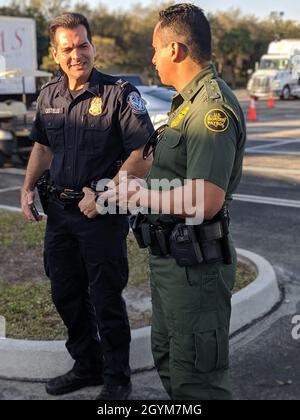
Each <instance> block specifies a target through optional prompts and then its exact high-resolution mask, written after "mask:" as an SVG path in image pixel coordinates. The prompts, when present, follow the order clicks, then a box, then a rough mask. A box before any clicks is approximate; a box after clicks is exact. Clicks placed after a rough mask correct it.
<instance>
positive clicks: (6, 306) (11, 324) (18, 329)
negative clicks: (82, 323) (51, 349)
mask: <svg viewBox="0 0 300 420" xmlns="http://www.w3.org/2000/svg"><path fill="white" fill-rule="evenodd" d="M0 308H1V310H0V312H1V315H2V316H4V317H5V319H6V334H7V336H8V337H13V338H20V339H24V338H26V339H28V340H58V339H64V338H65V336H66V331H65V327H64V325H63V323H62V321H61V319H60V317H59V315H58V314H57V312H56V310H55V307H54V305H53V303H52V302H51V292H50V285H49V283H40V284H33V283H31V282H23V283H12V282H6V281H0Z"/></svg>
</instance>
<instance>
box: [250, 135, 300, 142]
mask: <svg viewBox="0 0 300 420" xmlns="http://www.w3.org/2000/svg"><path fill="white" fill-rule="evenodd" d="M285 140H286V139H284V138H281V137H278V138H272V139H270V138H260V137H257V136H254V135H252V134H247V141H248V142H249V141H255V142H257V143H262V142H265V143H272V142H273V143H275V142H280V141H285ZM296 140H299V141H300V139H298V138H297V139H295V141H296Z"/></svg>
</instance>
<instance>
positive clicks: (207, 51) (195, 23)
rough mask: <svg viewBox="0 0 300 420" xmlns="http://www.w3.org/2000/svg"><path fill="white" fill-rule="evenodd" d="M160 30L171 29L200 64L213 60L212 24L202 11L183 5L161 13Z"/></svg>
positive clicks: (192, 6)
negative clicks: (182, 40)
mask: <svg viewBox="0 0 300 420" xmlns="http://www.w3.org/2000/svg"><path fill="white" fill-rule="evenodd" d="M159 22H160V28H161V29H164V28H167V29H170V30H171V31H172V32H174V33H175V34H176V35H179V36H180V37H182V38H183V39H184V44H185V45H186V46H187V47H188V51H189V55H190V57H191V58H192V60H194V61H195V62H196V63H198V64H203V63H204V62H207V61H210V60H211V30H210V24H209V22H208V20H207V18H206V16H205V15H204V12H203V10H202V9H200V8H199V7H197V6H194V5H193V4H189V3H181V4H175V5H173V6H170V7H168V8H167V9H165V10H162V11H160V13H159Z"/></svg>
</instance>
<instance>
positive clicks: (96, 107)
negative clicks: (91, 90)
mask: <svg viewBox="0 0 300 420" xmlns="http://www.w3.org/2000/svg"><path fill="white" fill-rule="evenodd" d="M89 114H91V115H93V116H94V117H97V115H101V114H102V98H93V99H92V102H91V105H90V109H89Z"/></svg>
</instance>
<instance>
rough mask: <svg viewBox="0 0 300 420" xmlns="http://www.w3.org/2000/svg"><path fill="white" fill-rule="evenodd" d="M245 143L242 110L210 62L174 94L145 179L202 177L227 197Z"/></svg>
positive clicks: (236, 177) (236, 180) (238, 171)
mask: <svg viewBox="0 0 300 420" xmlns="http://www.w3.org/2000/svg"><path fill="white" fill-rule="evenodd" d="M245 141H246V127H245V119H244V115H243V111H242V109H241V107H240V105H239V103H238V101H237V99H236V97H235V96H234V94H233V92H232V91H231V89H230V88H229V87H228V86H227V84H226V83H225V82H224V81H223V80H222V79H220V78H219V77H218V75H217V72H216V69H215V66H214V65H211V66H209V67H207V68H205V69H204V70H203V71H201V72H200V73H199V74H197V75H196V76H195V77H194V78H193V80H192V81H191V82H190V83H189V84H188V85H187V86H186V87H185V88H184V89H183V91H181V92H180V93H178V94H177V95H176V96H175V97H174V98H173V101H172V108H171V114H170V117H169V122H168V127H167V128H166V130H165V132H164V135H163V137H162V139H161V141H160V142H159V143H158V144H157V147H156V150H155V156H154V161H153V166H152V168H151V170H150V173H149V175H148V178H147V181H148V183H149V185H150V181H151V179H159V180H161V179H163V178H166V179H168V180H170V181H171V180H173V179H175V178H178V179H180V180H181V181H183V180H184V179H204V180H206V181H210V182H212V183H214V184H216V185H217V186H219V187H221V188H222V189H223V190H224V191H225V192H226V198H225V199H226V201H228V200H231V194H232V193H233V192H234V190H235V189H236V187H237V185H238V183H239V181H240V178H241V174H242V160H243V154H244V148H245Z"/></svg>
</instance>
